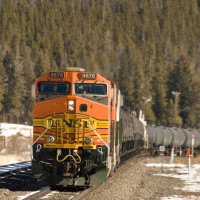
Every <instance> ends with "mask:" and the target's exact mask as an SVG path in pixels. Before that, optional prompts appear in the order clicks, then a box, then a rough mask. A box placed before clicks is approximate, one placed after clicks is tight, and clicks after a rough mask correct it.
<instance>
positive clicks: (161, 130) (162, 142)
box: [146, 125, 200, 156]
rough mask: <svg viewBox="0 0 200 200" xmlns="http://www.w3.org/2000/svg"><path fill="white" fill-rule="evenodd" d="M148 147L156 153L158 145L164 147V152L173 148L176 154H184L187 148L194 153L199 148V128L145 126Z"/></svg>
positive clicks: (168, 151)
mask: <svg viewBox="0 0 200 200" xmlns="http://www.w3.org/2000/svg"><path fill="white" fill-rule="evenodd" d="M146 130H147V133H148V144H149V147H150V148H151V149H152V150H153V151H154V152H156V153H157V150H158V148H159V146H165V147H166V154H169V153H170V151H171V149H172V148H174V149H175V151H176V152H177V153H178V154H180V153H181V154H182V155H183V156H184V155H186V153H187V150H188V148H191V149H192V148H193V149H194V150H195V154H197V153H198V152H199V148H200V130H197V129H185V128H178V127H164V126H155V125H153V126H146Z"/></svg>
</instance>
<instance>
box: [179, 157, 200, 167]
mask: <svg viewBox="0 0 200 200" xmlns="http://www.w3.org/2000/svg"><path fill="white" fill-rule="evenodd" d="M188 159H189V158H188V157H177V158H176V163H177V164H184V165H187V164H188V163H189V161H188ZM191 163H192V164H200V155H198V156H196V157H194V158H192V157H191Z"/></svg>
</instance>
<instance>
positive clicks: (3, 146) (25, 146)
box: [0, 133, 32, 166]
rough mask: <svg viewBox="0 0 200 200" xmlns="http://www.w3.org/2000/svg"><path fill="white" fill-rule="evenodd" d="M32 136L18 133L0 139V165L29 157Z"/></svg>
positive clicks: (21, 160) (28, 158)
mask: <svg viewBox="0 0 200 200" xmlns="http://www.w3.org/2000/svg"><path fill="white" fill-rule="evenodd" d="M31 144H32V138H31V137H25V136H23V135H21V134H20V133H18V134H16V135H13V136H9V137H5V138H3V139H2V140H1V141H0V166H1V165H6V164H12V163H16V162H23V161H28V160H30V159H31Z"/></svg>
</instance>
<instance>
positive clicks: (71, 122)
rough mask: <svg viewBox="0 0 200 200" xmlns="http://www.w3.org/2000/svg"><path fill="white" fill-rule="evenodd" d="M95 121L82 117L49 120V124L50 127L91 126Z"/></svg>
mask: <svg viewBox="0 0 200 200" xmlns="http://www.w3.org/2000/svg"><path fill="white" fill-rule="evenodd" d="M93 124H94V121H89V120H81V119H75V120H74V119H62V121H60V120H52V119H50V120H49V126H50V127H62V126H65V127H69V128H81V127H83V126H84V127H85V128H89V126H91V125H93Z"/></svg>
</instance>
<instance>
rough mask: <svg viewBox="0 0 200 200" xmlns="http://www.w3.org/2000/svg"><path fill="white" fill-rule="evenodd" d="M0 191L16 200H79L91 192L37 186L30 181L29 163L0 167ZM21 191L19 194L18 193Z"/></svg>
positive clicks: (88, 190) (87, 190)
mask: <svg viewBox="0 0 200 200" xmlns="http://www.w3.org/2000/svg"><path fill="white" fill-rule="evenodd" d="M0 189H2V190H3V189H8V190H9V191H10V194H9V196H10V197H11V196H12V195H14V196H16V195H15V194H14V193H16V192H17V193H19V195H17V199H20V200H34V199H37V200H39V199H42V198H45V199H59V200H61V199H65V200H67V199H70V200H71V199H73V200H79V199H81V198H82V197H83V196H85V195H86V194H87V193H88V192H90V191H91V190H92V187H86V186H84V187H76V188H70V187H65V188H64V187H59V188H58V187H54V188H50V187H48V186H46V185H38V184H37V182H36V181H35V180H34V179H32V171H31V162H22V163H15V164H10V165H3V166H0ZM20 191H21V192H20Z"/></svg>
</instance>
